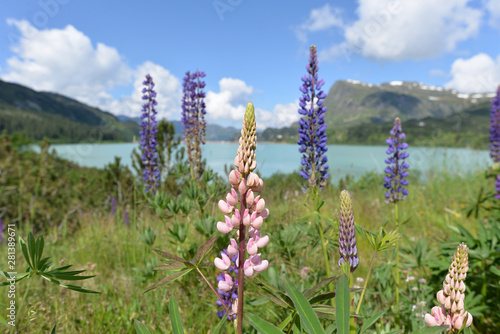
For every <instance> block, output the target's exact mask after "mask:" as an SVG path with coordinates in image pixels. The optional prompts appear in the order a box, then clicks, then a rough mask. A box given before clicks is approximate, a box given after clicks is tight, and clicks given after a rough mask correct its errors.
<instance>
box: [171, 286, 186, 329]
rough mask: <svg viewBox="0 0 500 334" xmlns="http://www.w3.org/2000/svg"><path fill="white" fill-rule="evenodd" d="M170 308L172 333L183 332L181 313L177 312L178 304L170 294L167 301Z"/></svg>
mask: <svg viewBox="0 0 500 334" xmlns="http://www.w3.org/2000/svg"><path fill="white" fill-rule="evenodd" d="M169 310H170V321H171V322H172V330H173V331H174V334H184V328H182V321H181V315H180V314H179V306H178V305H177V301H176V300H175V297H174V296H173V295H172V297H170V302H169Z"/></svg>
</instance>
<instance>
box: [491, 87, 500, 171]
mask: <svg viewBox="0 0 500 334" xmlns="http://www.w3.org/2000/svg"><path fill="white" fill-rule="evenodd" d="M490 150H491V151H490V156H491V159H493V162H494V163H498V162H500V86H498V90H497V95H496V96H495V97H494V98H493V100H492V101H491V120H490Z"/></svg>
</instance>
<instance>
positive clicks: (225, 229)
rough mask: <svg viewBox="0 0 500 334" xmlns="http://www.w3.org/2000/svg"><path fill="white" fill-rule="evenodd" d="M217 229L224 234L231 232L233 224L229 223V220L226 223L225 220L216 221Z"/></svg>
mask: <svg viewBox="0 0 500 334" xmlns="http://www.w3.org/2000/svg"><path fill="white" fill-rule="evenodd" d="M217 230H218V231H219V232H220V233H224V234H228V233H229V232H231V231H232V230H233V225H231V223H230V222H229V224H228V221H227V220H226V222H225V223H223V222H218V223H217Z"/></svg>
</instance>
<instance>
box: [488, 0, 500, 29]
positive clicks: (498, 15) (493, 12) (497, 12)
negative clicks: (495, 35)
mask: <svg viewBox="0 0 500 334" xmlns="http://www.w3.org/2000/svg"><path fill="white" fill-rule="evenodd" d="M486 9H487V10H488V12H489V14H490V20H489V24H490V25H491V26H493V27H496V28H498V29H500V1H498V0H488V1H487V2H486Z"/></svg>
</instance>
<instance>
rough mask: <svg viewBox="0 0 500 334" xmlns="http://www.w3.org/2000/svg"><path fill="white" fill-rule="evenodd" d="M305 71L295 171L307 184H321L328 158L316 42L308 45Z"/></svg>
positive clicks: (322, 92) (301, 89)
mask: <svg viewBox="0 0 500 334" xmlns="http://www.w3.org/2000/svg"><path fill="white" fill-rule="evenodd" d="M306 70H307V72H308V73H309V75H304V76H303V77H302V78H301V80H302V82H303V84H302V86H300V87H299V89H300V91H301V92H302V96H301V97H300V103H299V105H300V109H299V110H298V111H299V114H300V115H301V118H300V120H299V129H298V132H299V140H298V141H297V144H299V146H300V147H299V152H300V153H302V159H301V164H302V166H303V167H302V170H301V171H300V172H299V175H300V176H302V177H303V178H304V179H305V180H309V186H314V185H317V186H319V187H320V188H322V187H324V186H325V185H326V183H327V182H328V178H329V177H330V174H329V173H328V164H327V162H328V159H327V157H326V152H327V151H328V147H327V146H326V141H327V137H326V123H325V111H326V107H325V106H324V105H323V100H324V99H325V98H326V93H325V92H324V91H322V90H321V87H323V85H324V84H325V81H324V80H323V79H321V80H318V70H319V67H318V57H317V52H316V46H314V45H313V46H311V50H310V56H309V64H307V66H306Z"/></svg>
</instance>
